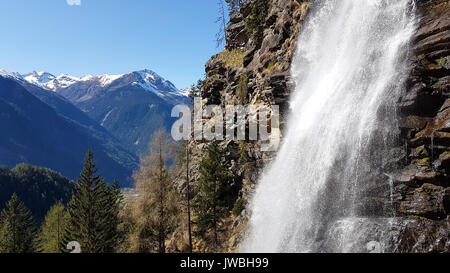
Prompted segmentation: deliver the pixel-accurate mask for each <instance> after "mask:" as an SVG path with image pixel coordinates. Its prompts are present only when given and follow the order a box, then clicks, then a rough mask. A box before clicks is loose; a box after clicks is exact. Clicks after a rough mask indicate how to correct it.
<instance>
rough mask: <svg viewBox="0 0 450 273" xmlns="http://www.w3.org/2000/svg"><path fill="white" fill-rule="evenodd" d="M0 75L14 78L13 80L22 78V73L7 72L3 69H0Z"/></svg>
mask: <svg viewBox="0 0 450 273" xmlns="http://www.w3.org/2000/svg"><path fill="white" fill-rule="evenodd" d="M0 76H2V77H5V78H11V79H15V80H23V78H22V75H20V74H19V73H16V72H9V71H6V70H4V69H0Z"/></svg>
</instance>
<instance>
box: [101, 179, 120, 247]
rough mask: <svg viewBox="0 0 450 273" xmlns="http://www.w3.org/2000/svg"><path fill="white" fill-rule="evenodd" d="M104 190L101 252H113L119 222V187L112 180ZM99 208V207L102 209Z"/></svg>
mask: <svg viewBox="0 0 450 273" xmlns="http://www.w3.org/2000/svg"><path fill="white" fill-rule="evenodd" d="M103 190H104V191H105V192H104V193H103V199H102V202H101V203H102V208H103V210H101V213H102V215H101V216H100V219H102V220H103V223H102V230H101V232H102V234H103V249H102V252H103V253H113V252H114V251H115V249H116V248H117V245H118V243H119V232H118V230H117V228H118V226H119V224H120V218H119V212H120V202H121V200H122V197H121V194H120V188H119V182H118V181H117V180H114V182H113V184H112V186H110V187H103ZM102 208H100V209H102Z"/></svg>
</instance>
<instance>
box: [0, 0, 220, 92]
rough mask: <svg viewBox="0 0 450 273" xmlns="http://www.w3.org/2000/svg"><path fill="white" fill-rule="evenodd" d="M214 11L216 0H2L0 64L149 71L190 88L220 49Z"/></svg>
mask: <svg viewBox="0 0 450 273" xmlns="http://www.w3.org/2000/svg"><path fill="white" fill-rule="evenodd" d="M69 3H71V4H72V5H69ZM217 15H218V4H217V0H0V27H1V31H0V35H1V38H0V69H6V70H8V71H11V72H19V73H27V72H31V71H33V70H36V71H47V72H50V73H52V74H54V75H60V74H63V73H65V74H70V75H74V76H83V75H85V74H122V73H126V72H131V71H135V70H140V69H144V68H148V69H151V70H153V71H155V72H156V73H158V74H160V75H161V76H162V77H164V78H166V79H168V80H170V81H172V82H173V83H174V84H175V85H176V86H177V87H178V88H184V87H189V86H190V85H191V84H192V83H194V82H196V81H197V80H198V79H199V78H200V77H202V76H203V75H204V65H205V63H206V61H207V60H208V59H209V58H210V57H211V56H212V55H213V54H215V53H217V52H218V51H220V50H221V49H220V48H217V47H216V42H215V34H216V33H217V30H218V25H217V24H216V23H215V21H216V18H217Z"/></svg>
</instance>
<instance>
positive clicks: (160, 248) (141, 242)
mask: <svg viewBox="0 0 450 273" xmlns="http://www.w3.org/2000/svg"><path fill="white" fill-rule="evenodd" d="M149 150H150V155H149V156H144V157H142V158H141V164H140V169H139V171H138V172H136V173H135V174H134V179H135V182H136V189H137V190H138V192H139V194H140V198H139V199H138V200H137V201H136V204H135V206H136V207H135V210H134V212H135V219H136V220H135V221H136V224H137V226H136V228H135V234H134V238H135V244H134V248H135V251H138V252H154V251H156V252H159V253H165V252H166V240H167V239H168V237H169V235H170V234H172V233H173V232H174V231H175V229H176V228H177V226H178V223H179V219H178V218H179V217H178V215H179V192H178V191H177V189H176V186H175V183H174V180H173V179H172V177H171V175H170V173H169V170H168V168H167V165H166V162H167V160H168V159H169V155H170V154H171V150H172V147H171V143H170V142H169V137H168V136H167V133H166V132H165V131H163V130H159V131H157V132H155V133H154V135H153V138H152V141H151V143H150V144H149Z"/></svg>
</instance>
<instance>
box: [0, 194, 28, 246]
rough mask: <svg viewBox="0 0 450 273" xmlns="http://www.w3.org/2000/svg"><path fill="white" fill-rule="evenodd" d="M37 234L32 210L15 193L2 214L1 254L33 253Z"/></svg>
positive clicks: (0, 219) (0, 232) (0, 215)
mask: <svg viewBox="0 0 450 273" xmlns="http://www.w3.org/2000/svg"><path fill="white" fill-rule="evenodd" d="M35 232H36V227H35V224H34V220H33V217H32V215H31V212H30V210H29V209H28V208H27V207H26V206H25V204H24V203H23V202H22V201H20V199H19V197H18V196H17V195H16V194H15V193H14V194H13V195H12V197H11V200H9V201H8V202H7V204H6V208H5V209H3V210H2V211H1V213H0V253H31V252H33V251H34V244H33V242H34V237H35V235H36V234H35Z"/></svg>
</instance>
